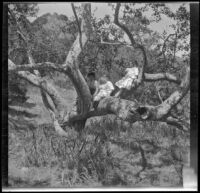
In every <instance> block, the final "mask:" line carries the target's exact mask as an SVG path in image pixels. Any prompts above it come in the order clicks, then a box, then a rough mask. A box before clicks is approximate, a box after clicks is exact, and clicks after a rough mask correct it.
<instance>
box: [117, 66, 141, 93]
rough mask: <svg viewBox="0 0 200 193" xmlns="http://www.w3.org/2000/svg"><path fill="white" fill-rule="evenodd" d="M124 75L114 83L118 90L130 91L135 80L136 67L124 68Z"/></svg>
mask: <svg viewBox="0 0 200 193" xmlns="http://www.w3.org/2000/svg"><path fill="white" fill-rule="evenodd" d="M126 72H127V73H126V75H125V76H124V77H123V78H122V79H121V80H119V81H118V82H116V83H115V85H116V86H117V87H118V88H126V89H127V90H130V89H131V88H132V84H133V82H134V80H135V79H137V77H138V74H139V70H138V68H137V67H133V68H126Z"/></svg>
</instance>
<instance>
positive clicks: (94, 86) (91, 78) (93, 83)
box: [86, 72, 99, 96]
mask: <svg viewBox="0 0 200 193" xmlns="http://www.w3.org/2000/svg"><path fill="white" fill-rule="evenodd" d="M86 80H87V84H88V86H89V89H90V93H91V95H92V96H94V95H96V93H97V92H98V88H99V84H98V81H97V80H96V76H95V73H94V72H89V73H88V74H87V78H86Z"/></svg>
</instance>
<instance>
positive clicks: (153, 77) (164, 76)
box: [144, 72, 181, 84]
mask: <svg viewBox="0 0 200 193" xmlns="http://www.w3.org/2000/svg"><path fill="white" fill-rule="evenodd" d="M160 80H167V81H169V82H173V83H176V84H180V83H181V80H180V79H178V78H177V77H176V76H174V75H173V74H170V73H167V72H166V73H156V74H149V73H144V81H146V82H151V81H160Z"/></svg>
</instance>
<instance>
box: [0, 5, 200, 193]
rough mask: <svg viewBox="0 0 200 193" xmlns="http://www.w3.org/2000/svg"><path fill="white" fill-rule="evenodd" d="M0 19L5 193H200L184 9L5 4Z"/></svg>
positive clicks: (188, 21) (186, 8)
mask: <svg viewBox="0 0 200 193" xmlns="http://www.w3.org/2000/svg"><path fill="white" fill-rule="evenodd" d="M196 5H197V6H199V4H198V3H196ZM4 13H6V14H7V16H6V17H7V18H6V20H7V36H8V37H7V44H8V45H7V50H4V51H7V59H6V61H7V67H5V68H7V71H8V72H7V74H8V75H4V76H6V77H7V100H8V102H7V106H8V107H7V108H8V109H7V119H8V120H7V138H8V144H7V146H8V148H7V169H8V171H7V183H8V185H7V187H5V191H6V189H7V190H9V191H12V190H17V189H23V188H24V189H41V190H42V189H45V188H46V189H50V190H53V189H58V190H59V189H62V190H65V191H68V190H76V189H77V190H78V189H82V190H88V189H89V190H92V189H97V190H101V189H104V190H105V189H108V190H109V189H116V190H126V189H127V190H128V189H133V190H134V189H135V188H137V189H142V188H145V189H146V190H148V189H151V188H161V189H162V188H163V189H170V188H174V189H178V190H180V189H184V188H187V185H188V186H189V187H190V188H191V189H193V190H197V173H196V171H195V170H194V169H192V168H191V167H190V166H191V159H193V158H191V157H192V156H191V136H190V135H191V124H192V123H191V102H190V101H191V100H192V99H191V98H192V95H191V87H192V85H191V81H190V79H191V78H194V77H191V76H190V75H191V70H192V67H191V54H192V51H191V35H192V34H191V5H190V2H178V1H177V2H145V3H142V2H141V3H139V2H137V3H134V2H128V3H126V2H122V1H121V2H102V3H101V2H80V3H79V2H43V3H42V2H28V3H25V2H10V3H7V4H6V11H5V10H4ZM196 17H199V15H196ZM197 25H199V24H197ZM196 52H198V50H196ZM198 55H199V54H197V56H198ZM194 63H195V62H193V65H194V66H198V65H199V63H198V62H196V64H194ZM197 106H198V105H197ZM197 118H198V116H197ZM193 123H194V122H193Z"/></svg>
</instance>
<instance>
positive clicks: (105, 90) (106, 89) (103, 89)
mask: <svg viewBox="0 0 200 193" xmlns="http://www.w3.org/2000/svg"><path fill="white" fill-rule="evenodd" d="M114 89H115V88H114V86H113V84H112V82H110V81H107V82H106V83H105V84H100V85H99V92H98V93H97V95H96V96H94V99H93V100H94V101H100V100H101V99H102V98H104V97H108V96H110V94H111V93H112V91H113V90H114Z"/></svg>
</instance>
